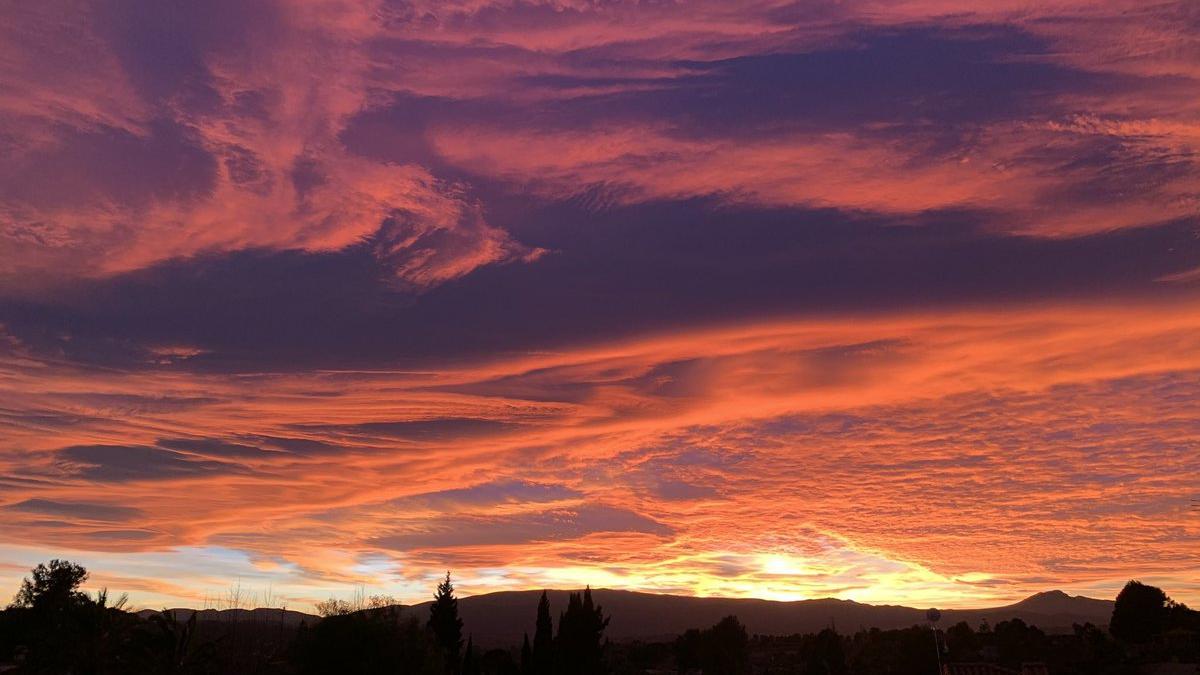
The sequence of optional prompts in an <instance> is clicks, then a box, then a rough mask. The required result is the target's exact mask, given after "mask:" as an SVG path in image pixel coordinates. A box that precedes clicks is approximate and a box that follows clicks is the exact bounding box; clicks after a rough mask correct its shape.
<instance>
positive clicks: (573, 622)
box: [555, 586, 609, 675]
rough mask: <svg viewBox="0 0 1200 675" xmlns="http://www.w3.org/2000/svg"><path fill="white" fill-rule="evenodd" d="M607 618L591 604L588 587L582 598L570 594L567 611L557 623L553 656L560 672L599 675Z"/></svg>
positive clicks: (590, 594)
mask: <svg viewBox="0 0 1200 675" xmlns="http://www.w3.org/2000/svg"><path fill="white" fill-rule="evenodd" d="M608 621H609V619H608V617H606V616H604V611H603V609H602V608H601V607H600V606H599V605H596V604H595V603H593V601H592V589H591V587H590V586H589V587H588V588H587V589H586V590H584V592H583V593H582V594H580V593H572V594H571V596H570V598H569V599H568V601H567V611H565V612H563V613H562V615H561V616H560V617H559V619H558V638H557V640H555V648H556V656H557V657H558V660H559V663H560V665H561V666H562V668H561V669H560V670H562V672H570V673H581V674H585V675H586V674H587V673H599V672H601V669H602V657H603V651H604V643H603V640H604V629H605V628H606V627H607V626H608Z"/></svg>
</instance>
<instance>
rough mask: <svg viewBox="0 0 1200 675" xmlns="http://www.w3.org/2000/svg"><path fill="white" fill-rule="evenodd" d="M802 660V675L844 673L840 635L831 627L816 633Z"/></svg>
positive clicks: (844, 660) (844, 657)
mask: <svg viewBox="0 0 1200 675" xmlns="http://www.w3.org/2000/svg"><path fill="white" fill-rule="evenodd" d="M809 647H810V648H809V651H808V654H807V658H805V660H804V675H846V653H845V650H843V649H842V637H841V636H840V635H838V634H837V631H835V630H833V629H832V628H826V629H824V630H822V631H821V632H820V633H817V635H816V637H815V638H813V640H812V642H811V643H810V645H809Z"/></svg>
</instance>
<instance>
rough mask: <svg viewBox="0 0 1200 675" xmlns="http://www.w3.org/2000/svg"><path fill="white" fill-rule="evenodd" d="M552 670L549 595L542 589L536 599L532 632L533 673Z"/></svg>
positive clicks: (543, 673) (551, 630)
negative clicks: (535, 616) (535, 624)
mask: <svg viewBox="0 0 1200 675" xmlns="http://www.w3.org/2000/svg"><path fill="white" fill-rule="evenodd" d="M553 670H554V623H553V622H552V621H551V619H550V597H549V596H548V595H547V594H546V591H542V599H541V600H538V608H537V627H536V628H535V630H534V632H533V668H532V672H533V674H534V675H549V674H550V673H551V672H552V671H553Z"/></svg>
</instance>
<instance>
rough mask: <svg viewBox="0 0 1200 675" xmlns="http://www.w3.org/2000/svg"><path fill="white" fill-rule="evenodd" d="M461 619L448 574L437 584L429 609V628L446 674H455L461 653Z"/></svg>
mask: <svg viewBox="0 0 1200 675" xmlns="http://www.w3.org/2000/svg"><path fill="white" fill-rule="evenodd" d="M462 626H463V622H462V619H460V618H458V599H457V598H455V597H454V584H452V583H450V572H446V579H445V580H444V581H442V583H440V584H438V587H437V593H436V594H435V595H434V596H433V604H432V605H430V607H429V627H430V629H432V630H433V635H434V638H435V639H436V641H437V644H438V647H439V648H441V650H442V654H443V656H444V657H445V659H446V672H447V673H457V672H458V667H459V654H460V653H461V651H462Z"/></svg>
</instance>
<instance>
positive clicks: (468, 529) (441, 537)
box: [369, 505, 671, 551]
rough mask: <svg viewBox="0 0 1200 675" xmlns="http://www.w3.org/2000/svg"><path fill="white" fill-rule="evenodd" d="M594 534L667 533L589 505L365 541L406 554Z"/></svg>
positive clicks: (457, 522)
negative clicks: (427, 550)
mask: <svg viewBox="0 0 1200 675" xmlns="http://www.w3.org/2000/svg"><path fill="white" fill-rule="evenodd" d="M595 532H637V533H644V534H654V535H659V536H666V535H668V534H670V532H671V529H670V528H669V527H667V526H666V525H663V524H662V523H658V522H655V521H654V520H653V519H650V518H647V517H645V516H643V515H640V514H637V513H634V512H631V511H627V510H625V509H620V508H613V507H606V506H596V505H589V506H582V507H579V508H576V509H570V510H560V511H547V512H543V513H538V514H533V515H529V516H523V517H513V518H487V517H483V518H469V519H468V518H452V519H443V520H442V521H441V522H435V523H433V526H432V527H431V528H429V529H428V530H425V531H419V532H408V533H403V534H390V535H383V536H381V537H378V538H376V539H373V540H371V541H370V542H369V543H370V544H371V545H374V546H379V547H382V548H388V549H397V550H402V551H407V550H411V549H428V548H437V549H442V548H454V547H460V546H467V547H486V546H497V545H513V544H526V543H532V542H539V541H555V540H563V539H578V538H580V537H582V536H585V535H587V534H591V533H595Z"/></svg>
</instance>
